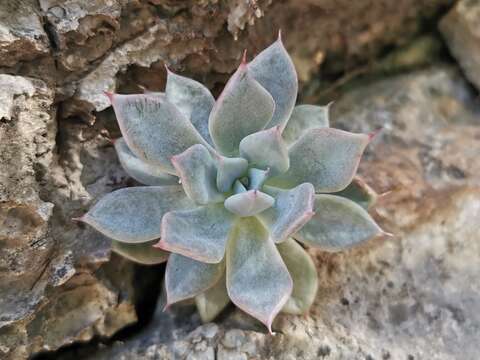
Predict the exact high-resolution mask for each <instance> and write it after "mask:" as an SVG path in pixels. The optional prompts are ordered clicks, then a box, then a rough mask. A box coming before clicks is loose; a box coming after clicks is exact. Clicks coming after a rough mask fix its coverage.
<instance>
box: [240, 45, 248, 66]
mask: <svg viewBox="0 0 480 360" xmlns="http://www.w3.org/2000/svg"><path fill="white" fill-rule="evenodd" d="M246 65H247V49H245V50H243V55H242V62H241V63H240V66H246Z"/></svg>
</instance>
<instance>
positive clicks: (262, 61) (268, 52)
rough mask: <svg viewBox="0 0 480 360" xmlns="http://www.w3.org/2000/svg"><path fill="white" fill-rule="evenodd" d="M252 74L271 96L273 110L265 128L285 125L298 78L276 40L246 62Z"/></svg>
mask: <svg viewBox="0 0 480 360" xmlns="http://www.w3.org/2000/svg"><path fill="white" fill-rule="evenodd" d="M248 68H249V70H250V71H251V73H252V76H253V77H254V78H255V80H257V81H258V82H259V83H260V85H262V86H263V87H264V88H265V89H267V91H268V92H269V93H270V94H271V95H272V96H273V100H274V101H275V112H274V113H273V117H272V120H270V122H269V123H268V124H267V126H266V128H271V127H273V126H276V125H280V127H281V128H282V130H283V128H284V127H285V124H286V122H287V121H288V118H289V117H290V114H291V113H292V110H293V107H294V105H295V101H296V99H297V91H298V80H297V73H296V71H295V67H294V65H293V62H292V60H291V59H290V56H289V55H288V53H287V50H285V47H284V46H283V43H282V40H281V38H280V36H279V38H278V40H277V41H276V42H275V43H273V44H272V45H270V46H269V47H268V48H266V49H265V50H263V51H262V52H261V53H260V54H258V55H257V56H256V57H255V58H254V59H253V60H252V62H250V63H249V64H248Z"/></svg>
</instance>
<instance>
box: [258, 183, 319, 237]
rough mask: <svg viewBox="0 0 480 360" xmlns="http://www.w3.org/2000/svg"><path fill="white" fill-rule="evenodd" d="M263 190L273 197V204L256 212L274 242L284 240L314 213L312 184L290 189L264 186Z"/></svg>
mask: <svg viewBox="0 0 480 360" xmlns="http://www.w3.org/2000/svg"><path fill="white" fill-rule="evenodd" d="M264 191H265V192H266V193H267V194H269V195H271V196H272V197H274V198H275V205H274V206H272V207H271V208H270V209H267V210H265V211H264V212H262V213H260V214H258V218H259V219H260V220H261V221H262V223H263V224H265V225H266V226H267V227H268V229H269V232H270V238H271V239H272V240H273V241H274V242H276V243H279V242H282V241H284V240H286V239H287V238H288V237H289V236H290V235H292V234H293V233H294V232H296V231H297V230H298V229H300V228H301V227H302V226H303V225H305V224H306V223H307V222H308V221H309V220H310V219H311V218H312V216H313V215H314V212H313V202H314V196H315V189H314V188H313V186H312V184H309V183H305V184H301V185H298V186H297V187H295V188H293V189H291V190H280V189H277V188H271V187H265V188H264Z"/></svg>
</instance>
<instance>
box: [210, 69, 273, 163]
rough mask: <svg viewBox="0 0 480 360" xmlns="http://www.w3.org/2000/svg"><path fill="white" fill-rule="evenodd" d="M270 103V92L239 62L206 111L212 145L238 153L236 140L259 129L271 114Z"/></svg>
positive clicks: (223, 152)
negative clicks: (208, 117)
mask: <svg viewBox="0 0 480 360" xmlns="http://www.w3.org/2000/svg"><path fill="white" fill-rule="evenodd" d="M274 107H275V104H274V102H273V99H272V96H271V95H270V94H269V93H268V92H267V91H266V90H265V89H264V88H263V87H262V86H261V85H260V84H259V83H258V82H257V81H255V80H254V79H253V78H252V77H251V76H250V74H249V73H248V71H247V67H246V64H244V63H242V64H241V65H240V67H239V68H238V70H237V71H236V72H235V74H233V76H232V77H231V79H230V80H229V81H228V83H227V85H226V86H225V89H224V90H223V92H222V94H221V95H220V97H219V98H218V100H217V102H216V103H215V106H214V107H213V110H212V112H211V113H210V119H209V129H210V135H211V136H212V139H213V142H214V144H215V147H216V148H217V149H218V150H219V151H220V152H221V153H222V154H224V155H227V156H238V154H239V151H238V146H239V144H240V141H241V140H242V139H243V138H244V137H245V136H247V135H250V134H252V133H254V132H257V131H258V130H261V129H263V127H264V126H265V125H266V124H267V123H268V121H269V120H270V119H271V118H272V115H273V110H274Z"/></svg>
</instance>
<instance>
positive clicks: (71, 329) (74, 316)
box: [0, 75, 136, 359]
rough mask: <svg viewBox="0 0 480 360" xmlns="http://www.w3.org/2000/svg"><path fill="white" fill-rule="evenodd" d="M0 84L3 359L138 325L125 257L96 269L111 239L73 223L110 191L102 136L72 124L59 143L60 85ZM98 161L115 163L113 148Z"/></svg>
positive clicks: (0, 80)
mask: <svg viewBox="0 0 480 360" xmlns="http://www.w3.org/2000/svg"><path fill="white" fill-rule="evenodd" d="M0 87H1V88H2V95H1V96H0V119H1V120H0V139H1V141H0V164H1V171H0V184H1V185H0V244H1V246H0V309H1V315H0V355H1V356H0V357H1V358H2V359H10V358H11V359H22V358H26V357H27V355H28V354H29V353H31V352H36V351H40V350H52V349H56V348H58V347H59V346H62V345H64V344H66V343H69V342H72V341H74V340H88V339H90V338H91V337H92V336H93V335H94V334H97V333H98V334H102V335H107V336H108V335H111V334H112V333H113V332H115V331H117V330H118V329H119V328H121V327H123V326H125V325H126V324H129V323H131V322H133V321H135V319H136V316H135V312H134V309H133V304H132V296H133V289H132V287H131V283H130V281H131V277H132V274H133V273H132V271H131V265H130V264H127V263H126V262H119V263H117V264H116V265H115V268H116V271H115V272H112V271H111V270H109V269H108V267H107V268H105V269H102V270H100V271H98V272H96V273H93V271H94V270H95V268H97V267H98V266H99V264H100V263H101V262H102V261H103V262H104V261H106V260H107V259H108V254H109V243H108V241H107V240H106V239H102V238H99V237H96V236H95V235H92V234H90V233H88V232H87V231H85V230H83V229H78V228H77V227H76V226H74V225H73V224H72V222H71V220H70V218H71V217H72V216H74V215H75V214H76V213H78V211H83V210H84V209H85V207H86V206H88V205H87V204H89V203H90V201H91V199H92V197H91V195H89V194H95V192H101V193H103V192H105V191H109V190H110V189H111V188H112V184H113V183H112V181H111V176H112V174H111V173H109V172H108V166H102V165H103V164H101V162H99V161H96V160H94V156H98V151H99V149H98V144H99V140H98V139H95V138H94V139H85V138H82V137H83V136H85V135H87V134H85V132H83V131H82V129H81V128H79V127H78V126H73V125H72V126H70V127H65V128H64V129H62V130H61V132H62V135H61V138H62V143H59V144H55V139H56V135H57V124H56V121H55V107H54V106H52V104H53V97H54V91H53V89H52V88H50V87H48V86H47V85H46V84H45V83H44V82H43V81H41V80H37V79H32V78H26V77H20V76H11V75H0ZM101 141H103V142H105V140H104V139H101V140H100V142H101ZM92 146H93V147H94V149H95V150H94V151H92V150H91V149H90V148H89V147H92ZM100 151H101V150H100ZM80 158H83V159H82V161H80ZM102 159H103V161H105V162H108V161H111V162H112V163H113V165H110V166H111V167H113V166H116V163H115V160H114V154H113V151H112V150H111V149H109V151H107V152H106V153H105V154H103V153H102ZM92 164H93V165H92ZM105 170H107V173H105ZM129 280H130V281H129Z"/></svg>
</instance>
